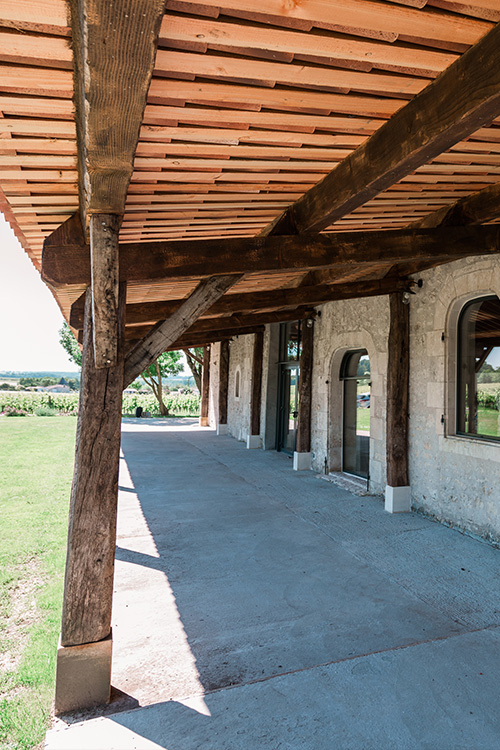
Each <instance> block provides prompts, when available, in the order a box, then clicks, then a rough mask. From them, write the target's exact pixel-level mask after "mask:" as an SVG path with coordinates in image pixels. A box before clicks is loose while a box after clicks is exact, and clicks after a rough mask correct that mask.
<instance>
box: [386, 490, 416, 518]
mask: <svg viewBox="0 0 500 750" xmlns="http://www.w3.org/2000/svg"><path fill="white" fill-rule="evenodd" d="M385 509H386V511H387V512H388V513H409V512H410V511H411V488H410V487H391V486H390V485H388V484H386V486H385Z"/></svg>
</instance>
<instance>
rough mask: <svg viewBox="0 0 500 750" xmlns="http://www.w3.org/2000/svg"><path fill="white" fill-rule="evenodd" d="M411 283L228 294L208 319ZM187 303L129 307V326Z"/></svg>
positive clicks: (74, 315) (79, 305) (77, 317)
mask: <svg viewBox="0 0 500 750" xmlns="http://www.w3.org/2000/svg"><path fill="white" fill-rule="evenodd" d="M407 287H408V282H407V281H405V280H404V279H382V280H380V281H378V280H375V281H359V282H352V283H348V284H324V285H318V286H300V287H297V288H290V289H273V290H270V291H265V292H245V293H240V294H238V293H236V292H235V293H234V294H226V295H224V297H221V299H219V300H217V302H215V304H213V305H212V307H211V308H210V309H209V310H207V312H206V315H210V316H214V315H228V314H232V313H239V312H244V311H250V310H253V311H257V310H264V309H272V308H283V307H296V306H297V305H319V304H322V303H324V302H331V301H333V300H340V299H352V298H353V297H373V296H377V295H381V294H390V293H391V292H395V291H397V290H398V289H401V290H403V289H406V288H407ZM84 299H85V295H82V297H80V298H79V299H78V300H77V301H76V302H75V303H74V304H73V306H72V308H71V315H70V321H69V322H70V325H71V326H73V328H76V329H79V328H82V323H83V303H84ZM183 301H184V300H182V299H176V300H168V301H166V302H141V303H138V304H130V305H127V311H126V318H127V325H145V324H150V325H153V324H154V323H156V322H157V321H158V320H164V319H165V318H168V317H169V315H172V313H174V312H175V311H176V310H178V309H179V307H180V306H181V305H182V303H183Z"/></svg>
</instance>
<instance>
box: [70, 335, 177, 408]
mask: <svg viewBox="0 0 500 750" xmlns="http://www.w3.org/2000/svg"><path fill="white" fill-rule="evenodd" d="M59 342H60V344H61V346H62V347H63V349H64V350H65V351H66V353H67V354H68V356H69V358H70V359H71V360H72V361H73V362H75V363H76V364H77V365H80V366H81V364H82V353H81V351H80V347H79V346H78V343H77V340H76V339H75V337H74V335H73V331H72V330H71V328H70V327H69V325H68V324H67V323H63V326H62V328H61V330H60V331H59ZM180 359H181V353H180V352H164V353H163V354H160V356H159V357H157V359H155V360H154V362H153V363H152V364H151V365H150V366H149V367H148V368H147V369H146V370H144V372H142V373H141V378H142V379H143V380H144V382H145V383H147V384H148V385H149V387H150V388H151V390H152V391H153V393H154V395H155V398H156V400H157V401H158V404H159V406H160V414H162V415H163V416H166V415H167V414H168V410H167V407H166V406H165V404H164V402H163V381H162V378H166V377H167V376H168V375H177V374H178V373H179V372H182V370H183V364H182V362H181V361H180Z"/></svg>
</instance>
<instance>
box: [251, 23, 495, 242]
mask: <svg viewBox="0 0 500 750" xmlns="http://www.w3.org/2000/svg"><path fill="white" fill-rule="evenodd" d="M499 114H500V24H496V26H494V27H493V29H492V30H491V31H490V32H488V33H487V34H485V36H484V37H482V39H480V40H479V41H478V42H477V43H476V44H475V45H474V46H472V47H471V48H470V49H469V50H467V52H465V53H464V54H463V55H461V56H460V57H459V58H458V59H457V60H456V61H455V62H454V63H452V65H450V66H449V67H448V68H446V70H444V71H443V73H441V75H439V76H438V78H436V79H435V81H433V82H432V83H430V84H429V85H428V86H426V88H425V89H424V90H423V91H422V92H421V93H420V94H417V96H415V97H414V98H413V99H412V100H411V101H410V102H409V103H408V104H407V105H406V106H404V107H403V108H402V109H400V110H399V111H398V112H396V113H395V114H394V115H392V117H391V118H390V120H388V121H387V122H386V123H385V124H384V125H382V126H381V127H380V128H379V129H378V130H377V131H376V132H375V133H374V134H373V135H372V136H371V137H370V138H369V139H368V140H367V141H365V142H364V143H363V144H361V145H360V146H358V148H357V149H356V150H355V151H354V152H353V153H352V154H350V155H349V156H348V157H347V158H345V159H344V160H343V161H342V162H341V163H340V164H339V165H338V166H337V167H336V168H335V169H334V170H332V171H331V172H330V173H329V174H328V175H327V176H326V177H324V179H323V180H321V181H320V182H319V183H318V184H317V185H314V187H312V188H310V189H309V190H308V191H307V192H306V193H305V194H304V195H303V196H302V197H301V198H299V199H298V200H297V201H295V203H293V204H292V205H291V206H290V207H289V208H288V209H286V211H285V212H284V213H283V214H281V216H279V217H278V218H277V219H276V220H275V221H273V222H272V223H271V224H270V225H269V226H268V227H266V228H265V229H264V230H263V232H262V235H270V234H274V235H288V234H294V233H295V234H300V233H303V232H320V231H321V230H322V229H324V228H325V227H328V226H330V225H331V224H333V223H334V222H335V221H338V219H340V218H342V216H346V215H347V214H349V213H351V212H352V211H354V209H356V208H358V207H359V206H362V205H363V204H364V203H366V202H367V201H369V200H371V199H372V198H373V197H374V196H375V195H377V194H378V193H380V192H381V191H382V190H385V189H387V188H389V187H391V185H394V184H395V183H396V182H399V180H401V179H402V178H403V177H405V176H406V175H408V174H410V173H411V172H414V171H415V170H416V169H418V167H420V166H422V165H423V164H426V163H427V162H428V161H430V160H431V159H433V158H434V157H436V156H438V155H439V154H441V153H442V152H443V151H445V150H446V149H448V148H450V147H451V146H453V145H454V144H455V143H457V142H458V141H460V140H462V139H463V138H466V137H467V136H469V135H470V134H471V133H473V132H474V131H475V130H478V129H479V128H480V127H482V126H483V125H486V124H489V123H490V122H491V121H492V120H494V119H495V118H496V117H497V116H498V115H499Z"/></svg>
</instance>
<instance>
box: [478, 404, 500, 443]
mask: <svg viewBox="0 0 500 750" xmlns="http://www.w3.org/2000/svg"><path fill="white" fill-rule="evenodd" d="M477 431H478V433H479V435H493V436H494V437H500V412H498V411H497V410H496V409H485V408H483V407H479V409H478V410H477Z"/></svg>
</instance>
